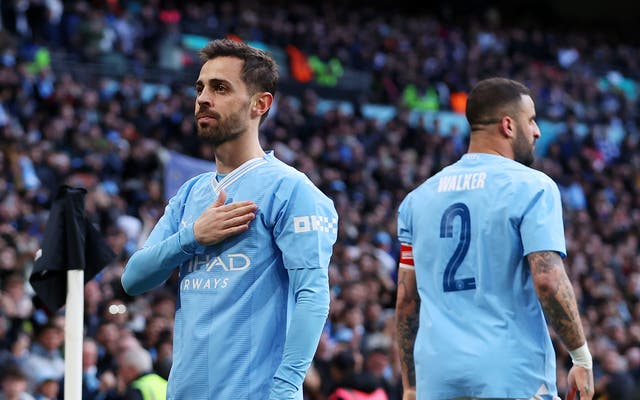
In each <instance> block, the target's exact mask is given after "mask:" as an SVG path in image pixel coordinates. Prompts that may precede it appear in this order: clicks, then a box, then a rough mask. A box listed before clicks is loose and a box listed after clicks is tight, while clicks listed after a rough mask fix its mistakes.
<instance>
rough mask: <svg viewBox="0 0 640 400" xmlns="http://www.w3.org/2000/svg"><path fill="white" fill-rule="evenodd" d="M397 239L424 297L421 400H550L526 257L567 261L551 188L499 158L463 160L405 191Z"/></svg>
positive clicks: (543, 331) (418, 354)
mask: <svg viewBox="0 0 640 400" xmlns="http://www.w3.org/2000/svg"><path fill="white" fill-rule="evenodd" d="M398 237H399V240H400V242H402V243H407V244H410V245H412V247H413V257H414V263H415V272H416V280H417V285H418V290H419V294H420V298H421V300H422V301H421V307H420V328H419V331H418V336H417V338H416V344H415V349H414V356H415V363H416V380H417V382H416V383H417V394H418V398H419V399H421V400H427V399H449V398H456V397H479V398H527V399H528V398H530V397H531V396H532V395H533V394H534V393H536V391H537V390H538V388H540V386H541V385H542V384H545V385H546V387H547V388H548V389H549V392H550V393H553V394H556V392H557V389H556V384H555V380H556V367H555V354H554V350H553V347H552V344H551V340H550V337H549V333H548V331H547V326H546V323H545V318H544V315H543V312H542V308H541V306H540V303H539V301H538V299H537V297H536V294H535V290H534V287H533V282H532V278H531V272H530V270H529V265H528V263H527V261H526V258H525V256H526V255H527V254H529V253H531V252H536V251H556V252H558V253H560V254H561V255H562V256H563V257H564V256H565V252H566V249H565V240H564V230H563V221H562V206H561V200H560V193H559V191H558V188H557V185H556V184H555V183H554V182H553V181H552V180H551V179H550V178H549V177H548V176H546V175H545V174H543V173H541V172H539V171H536V170H533V169H531V168H527V167H525V166H524V165H522V164H520V163H517V162H515V161H512V160H509V159H507V158H504V157H500V156H495V155H489V154H466V155H464V156H463V157H462V159H461V160H460V161H458V162H457V163H455V164H453V165H452V166H449V167H447V168H445V169H443V170H442V171H441V172H439V173H438V174H436V175H435V176H433V177H432V178H430V179H429V180H427V181H426V182H425V183H423V184H422V185H421V186H419V187H418V188H416V189H415V190H414V191H413V192H411V193H410V194H409V195H408V196H407V197H406V198H405V199H404V201H403V202H402V204H401V205H400V208H399V218H398Z"/></svg>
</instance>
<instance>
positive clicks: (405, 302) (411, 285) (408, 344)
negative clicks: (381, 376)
mask: <svg viewBox="0 0 640 400" xmlns="http://www.w3.org/2000/svg"><path fill="white" fill-rule="evenodd" d="M419 310H420V297H419V296H418V290H417V287H416V282H415V273H414V272H413V271H411V272H409V271H400V273H399V275H398V300H397V303H396V328H397V335H398V346H399V350H400V362H401V363H402V369H403V372H404V378H405V379H406V382H405V384H407V385H409V386H411V387H415V385H416V370H415V364H414V360H413V346H414V344H415V341H416V334H417V332H418V326H419Z"/></svg>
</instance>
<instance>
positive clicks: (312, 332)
mask: <svg viewBox="0 0 640 400" xmlns="http://www.w3.org/2000/svg"><path fill="white" fill-rule="evenodd" d="M328 313H329V288H328V284H323V285H318V286H314V287H313V288H310V289H309V290H301V291H299V292H298V293H297V295H296V305H295V309H294V310H293V314H292V316H291V322H290V324H289V331H288V332H287V338H286V340H285V345H284V351H283V356H282V362H281V364H280V367H279V368H278V370H277V371H276V373H275V376H274V383H273V387H272V390H271V396H270V399H273V400H275V399H278V400H280V399H283V400H284V399H293V398H294V396H295V394H296V393H297V392H298V390H299V389H300V387H301V386H302V382H303V381H304V377H305V375H306V373H307V370H308V369H309V366H310V364H311V361H312V360H313V356H314V354H315V352H316V349H317V347H318V342H319V341H320V335H321V334H322V329H323V327H324V324H325V322H326V320H327V315H328Z"/></svg>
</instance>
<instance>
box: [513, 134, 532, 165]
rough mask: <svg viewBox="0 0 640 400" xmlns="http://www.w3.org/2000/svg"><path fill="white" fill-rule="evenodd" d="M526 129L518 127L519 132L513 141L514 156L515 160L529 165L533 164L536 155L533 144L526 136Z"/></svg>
mask: <svg viewBox="0 0 640 400" xmlns="http://www.w3.org/2000/svg"><path fill="white" fill-rule="evenodd" d="M523 132H524V131H523V130H522V129H520V127H518V133H517V134H516V138H515V140H514V141H513V158H514V160H515V161H517V162H519V163H521V164H524V165H526V166H527V167H529V166H531V164H533V161H534V160H535V155H534V153H533V149H534V147H533V144H532V143H529V141H527V139H526V138H525V137H524V133H523Z"/></svg>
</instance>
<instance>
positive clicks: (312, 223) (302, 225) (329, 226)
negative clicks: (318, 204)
mask: <svg viewBox="0 0 640 400" xmlns="http://www.w3.org/2000/svg"><path fill="white" fill-rule="evenodd" d="M293 231H294V232H295V233H305V232H312V231H319V232H329V233H338V218H335V217H334V218H331V220H329V217H322V216H319V215H304V216H301V217H293Z"/></svg>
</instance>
